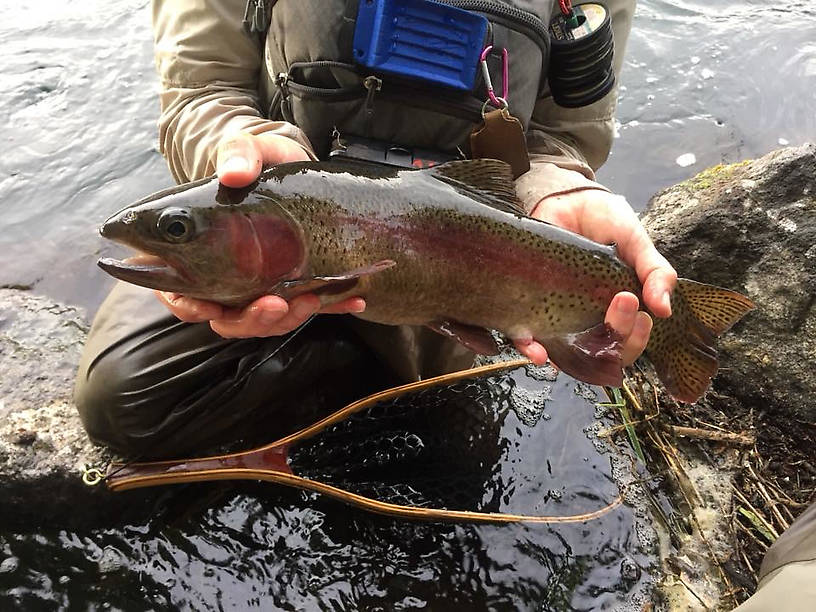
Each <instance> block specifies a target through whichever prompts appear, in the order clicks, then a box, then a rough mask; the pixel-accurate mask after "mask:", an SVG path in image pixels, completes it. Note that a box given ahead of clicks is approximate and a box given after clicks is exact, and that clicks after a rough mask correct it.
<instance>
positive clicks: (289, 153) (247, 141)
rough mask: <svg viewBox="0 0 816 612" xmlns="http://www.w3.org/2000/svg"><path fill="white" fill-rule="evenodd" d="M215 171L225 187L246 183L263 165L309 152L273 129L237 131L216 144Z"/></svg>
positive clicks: (302, 157) (305, 156)
mask: <svg viewBox="0 0 816 612" xmlns="http://www.w3.org/2000/svg"><path fill="white" fill-rule="evenodd" d="M216 160H217V161H216V172H217V174H218V178H219V180H220V181H221V183H222V184H224V185H226V186H227V187H246V186H247V185H249V184H251V183H252V182H253V181H255V179H257V178H258V175H260V173H261V169H262V168H263V167H264V166H270V165H275V164H280V163H284V162H292V161H308V160H309V155H308V154H307V153H306V151H305V150H304V149H303V148H302V147H301V146H300V145H298V144H297V143H296V142H294V141H293V140H292V139H291V138H286V137H284V136H280V135H279V134H274V133H265V134H259V135H255V134H247V133H238V134H235V135H233V136H229V137H227V138H224V139H223V140H222V141H221V142H220V143H219V145H218V152H217V156H216Z"/></svg>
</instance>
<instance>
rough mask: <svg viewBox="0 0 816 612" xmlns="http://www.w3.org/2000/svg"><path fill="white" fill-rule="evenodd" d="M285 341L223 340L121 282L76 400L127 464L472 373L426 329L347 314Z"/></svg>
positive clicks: (268, 433)
mask: <svg viewBox="0 0 816 612" xmlns="http://www.w3.org/2000/svg"><path fill="white" fill-rule="evenodd" d="M287 338H288V336H282V337H271V338H249V339H238V340H235V339H225V338H222V337H220V336H219V335H217V334H216V333H214V332H213V331H212V330H211V329H210V327H209V325H208V324H206V323H182V322H180V321H179V320H178V319H176V318H175V317H174V316H173V315H172V314H170V313H169V312H168V311H167V310H166V309H165V308H164V306H162V305H161V303H159V301H158V300H157V299H156V297H155V296H154V295H153V292H152V291H149V290H147V289H143V288H140V287H135V286H133V285H129V284H126V283H119V284H117V286H116V287H114V289H113V291H112V292H111V294H110V295H109V296H108V298H107V299H106V300H105V302H104V303H103V304H102V306H101V307H100V309H99V312H98V313H97V315H96V318H95V320H94V323H93V326H92V327H91V331H90V333H89V336H88V340H87V342H86V345H85V349H84V353H83V355H82V358H81V360H80V365H79V372H78V375H77V383H76V388H75V393H74V399H75V402H76V405H77V407H78V409H79V414H80V417H81V418H82V422H83V425H84V426H85V429H86V431H87V432H88V435H89V436H90V438H91V439H92V440H94V441H95V442H97V443H101V444H105V445H107V446H108V447H110V448H111V449H113V450H114V451H116V452H118V453H120V454H123V455H125V456H127V457H131V458H138V459H147V458H166V457H179V456H184V455H188V454H191V453H194V454H195V453H200V452H202V451H205V450H208V449H212V448H214V447H216V446H220V445H224V444H231V443H233V442H235V441H236V440H238V439H251V440H252V441H253V443H263V442H266V441H273V440H275V439H277V438H279V437H281V436H283V435H286V434H288V433H290V432H292V431H295V430H297V429H298V428H300V427H304V426H306V425H309V424H311V423H312V422H314V421H316V420H318V419H319V418H322V417H323V416H325V415H326V414H329V413H331V412H333V411H335V410H338V409H340V408H342V407H343V406H344V405H346V404H348V403H350V402H352V401H354V400H355V399H359V398H360V397H364V396H365V395H368V394H370V393H372V392H374V391H377V390H380V389H383V388H385V387H388V386H392V385H394V384H400V383H403V382H410V381H412V380H418V379H420V378H427V377H429V376H435V375H438V374H442V373H445V372H450V371H454V370H458V369H463V368H467V367H470V365H471V364H472V362H473V354H472V353H470V352H469V351H467V350H464V349H463V348H462V347H461V346H460V345H458V344H456V343H454V342H452V341H450V340H448V339H445V338H443V337H441V336H438V335H437V334H435V333H434V332H432V331H431V330H428V329H425V328H412V327H407V326H401V327H391V326H383V325H376V324H372V323H367V322H365V321H361V320H359V319H356V318H354V317H351V316H348V315H323V316H318V317H315V318H314V319H313V320H312V321H311V322H310V323H309V324H308V325H307V326H306V327H305V328H304V329H303V330H302V331H301V332H300V333H298V334H297V335H296V336H295V337H293V338H291V341H289V342H286V343H285V345H284V346H283V347H282V348H281V344H282V343H284V342H285V341H286V339H287Z"/></svg>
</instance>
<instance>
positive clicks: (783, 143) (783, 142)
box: [776, 138, 790, 147]
mask: <svg viewBox="0 0 816 612" xmlns="http://www.w3.org/2000/svg"><path fill="white" fill-rule="evenodd" d="M776 142H777V143H779V144H780V145H781V146H783V147H787V146H788V145H789V144H790V141H789V140H788V139H787V138H780V139H779V140H777V141H776Z"/></svg>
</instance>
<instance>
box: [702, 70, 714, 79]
mask: <svg viewBox="0 0 816 612" xmlns="http://www.w3.org/2000/svg"><path fill="white" fill-rule="evenodd" d="M700 76H701V77H703V78H704V79H706V80H707V79H713V78H714V71H713V70H711V69H710V68H703V69H702V70H701V71H700Z"/></svg>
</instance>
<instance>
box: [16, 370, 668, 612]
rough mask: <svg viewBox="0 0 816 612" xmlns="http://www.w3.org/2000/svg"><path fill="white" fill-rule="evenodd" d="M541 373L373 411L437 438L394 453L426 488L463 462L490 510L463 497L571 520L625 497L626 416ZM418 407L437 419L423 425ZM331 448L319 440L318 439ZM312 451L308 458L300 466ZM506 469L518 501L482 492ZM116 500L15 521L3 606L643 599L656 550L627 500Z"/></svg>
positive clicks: (588, 503)
mask: <svg viewBox="0 0 816 612" xmlns="http://www.w3.org/2000/svg"><path fill="white" fill-rule="evenodd" d="M542 371H543V369H542V368H525V367H522V368H518V369H516V370H514V371H512V372H510V373H504V374H500V375H496V376H493V377H491V378H490V379H489V380H487V381H484V382H480V384H479V385H473V384H470V385H469V386H468V387H467V388H465V387H463V386H461V385H460V386H457V387H454V388H452V389H451V390H446V391H444V392H443V393H441V394H440V393H436V392H434V393H432V394H430V395H429V394H423V395H422V396H421V397H419V398H416V399H415V400H413V401H416V402H418V403H417V404H413V406H414V408H416V410H415V411H407V412H406V414H407V413H408V412H412V413H415V414H416V415H417V418H416V419H414V418H413V417H412V419H409V420H407V421H406V420H404V419H396V420H395V419H394V418H393V415H396V414H398V413H400V411H398V410H394V409H392V408H393V406H391V405H390V404H389V405H388V406H387V407H388V408H389V409H388V411H387V414H388V415H391V417H392V418H390V419H385V418H383V417H382V413H381V412H379V411H375V412H373V415H379V416H378V417H377V418H376V419H375V420H376V421H377V422H379V423H382V424H383V427H382V428H380V429H382V430H386V429H390V432H391V433H392V434H393V433H394V432H397V431H399V430H400V429H401V428H403V427H404V426H406V425H407V426H408V427H409V428H410V431H412V432H415V433H416V434H418V435H419V436H420V437H421V440H422V442H421V444H424V445H425V446H426V448H430V450H431V451H432V452H430V453H429V454H428V458H427V459H423V458H422V456H420V457H418V458H416V459H415V460H409V461H407V462H403V463H401V462H400V461H398V460H393V461H392V460H389V461H387V462H386V463H387V466H386V468H387V471H386V473H387V474H388V476H387V478H392V477H393V476H394V475H395V472H396V471H397V470H401V472H402V473H403V474H405V475H406V479H405V481H406V482H409V483H411V484H412V486H416V487H417V489H422V486H423V485H424V484H426V483H427V482H428V480H429V479H430V480H436V481H437V482H439V483H441V484H442V485H443V488H444V489H445V493H448V492H450V489H449V488H448V487H447V485H448V484H449V478H448V477H449V476H451V475H453V476H455V475H456V474H457V466H459V465H460V464H462V465H464V466H465V469H466V471H467V472H468V473H470V474H471V475H472V476H473V478H470V479H468V482H471V483H472V481H473V479H474V478H475V479H476V480H479V481H480V482H481V481H482V480H484V482H485V486H484V487H481V486H480V487H478V490H476V489H471V490H467V491H464V492H465V495H464V498H467V497H468V496H469V494H470V493H472V492H475V494H476V495H475V498H473V499H475V500H476V501H475V506H473V507H471V506H457V505H456V504H458V503H460V500H461V499H462V496H454V497H458V499H456V500H454V501H452V503H450V504H448V507H451V508H453V509H467V510H477V511H488V512H519V513H524V514H535V515H545V516H552V515H556V516H564V515H573V514H580V513H585V512H593V511H597V510H600V509H602V508H604V507H606V506H607V505H608V504H610V503H613V502H614V501H615V499H616V498H617V496H618V494H619V487H618V485H617V484H616V476H617V474H619V473H621V471H622V465H623V464H624V463H625V462H628V461H631V455H630V454H629V453H628V452H627V451H626V450H625V449H624V450H623V452H622V453H619V452H610V450H611V449H610V448H609V447H607V446H606V444H605V443H603V442H601V441H600V440H599V438H598V436H597V433H598V431H599V429H600V428H601V427H608V426H609V425H610V424H611V423H612V420H611V419H610V418H609V417H608V416H606V414H605V411H604V409H603V408H599V407H598V406H596V403H597V402H598V401H599V400H600V398H599V397H598V396H597V395H596V392H595V391H593V390H592V389H591V388H590V387H587V386H585V385H583V384H576V383H575V382H574V381H572V380H570V379H569V378H568V377H565V376H562V377H560V378H558V379H556V377H555V375H554V372H552V371H551V370H549V371H548V372H544V375H543V376H542ZM474 393H475V394H476V395H478V396H479V401H478V402H473V401H470V400H472V399H473V394H474ZM465 396H466V397H467V399H468V401H461V398H462V397H465ZM432 404H435V406H434V409H431V408H430V406H431V405H432ZM403 405H404V402H403ZM474 407H475V411H474ZM482 408H484V409H485V414H482V413H481V409H482ZM361 414H362V415H363V416H366V414H365V413H361ZM417 419H418V420H420V421H422V424H420V425H416V424H414V425H412V421H416V420H417ZM366 421H367V417H366V419H361V421H359V422H364V423H365V422H366ZM386 421H387V425H386ZM359 422H358V425H359ZM345 423H346V422H341V423H340V424H339V425H341V426H344V425H345ZM368 424H370V422H369V423H367V424H366V426H368ZM415 425H416V426H415ZM354 429H355V427H351V428H346V427H339V433H338V432H337V431H333V432H330V433H331V434H332V435H330V436H329V440H328V444H329V445H331V444H334V446H335V448H336V449H337V450H338V451H339V452H340V453H347V452H349V449H350V450H351V454H352V455H354V454H355V453H354V452H353V451H354V449H355V448H356V446H357V445H360V444H370V438H368V436H367V435H363V436H357V437H355V434H354ZM564 431H571V432H573V435H572V436H570V437H569V438H567V437H565V436H564V435H563V432H564ZM315 440H317V441H318V442H317V444H318V446H320V445H325V444H326V441H325V440H322V441H321V439H320V437H318V438H316V439H315ZM314 443H315V442H314V440H307V441H306V442H304V443H303V444H304V445H305V446H306V450H307V451H308V449H309V447H310V446H311V445H312V444H314ZM484 449H487V452H482V451H483V450H484ZM372 456H373V454H372ZM440 457H442V458H443V459H444V460H443V461H439V458H440ZM457 457H459V458H460V459H461V458H464V459H466V460H465V461H460V460H459V459H457ZM308 459H309V457H308V452H305V453H300V454H297V453H294V455H293V464H292V465H296V464H300V465H301V466H304V465H305V466H308V465H309V464H310V463H311V462H310V461H309V460H308ZM471 459H478V464H477V465H476V468H477V469H476V472H475V473H473V472H472V469H471V468H472V467H473V465H474V463H473V461H471ZM429 461H430V463H429ZM414 463H417V464H419V465H420V466H421V467H422V473H420V474H417V473H416V472H417V470H416V469H413V470H412V469H410V468H411V466H412V464H414ZM352 464H353V461H346V462H344V463H343V466H344V467H347V466H349V465H352ZM312 467H313V468H314V467H317V468H318V469H312V471H311V472H309V475H311V476H314V477H316V476H318V475H319V474H318V472H320V471H321V469H320V468H319V466H316V464H312ZM330 467H333V466H330ZM414 467H415V466H414ZM432 468H435V469H432ZM332 471H333V470H332ZM344 472H345V473H344V474H343V475H342V478H344V479H348V481H349V482H351V483H353V482H360V480H355V478H360V477H362V478H365V479H367V480H370V479H371V478H372V470H370V469H368V468H366V467H365V466H363V469H358V470H357V471H356V472H355V470H353V469H352V470H350V471H349V470H344ZM296 473H298V470H297V468H296ZM301 473H303V471H301ZM304 475H306V474H304ZM417 477H419V478H417ZM332 478H335V482H336V475H335V476H332ZM499 482H500V483H501V485H502V486H501V487H499V489H500V490H501V491H502V492H503V494H502V496H501V498H495V499H493V498H490V497H486V498H485V499H484V500H482V499H481V497H480V496H481V495H482V494H483V493H484V492H485V491H490V490H491V487H492V485H491V483H499ZM348 488H349V490H355V489H354V487H348ZM425 490H426V491H428V490H431V489H425ZM117 495H129V496H131V499H133V506H132V508H131V509H129V510H128V511H127V515H126V516H121V517H110V518H109V521H107V522H109V523H110V525H100V526H99V527H97V528H91V529H89V528H84V529H75V530H69V529H67V528H65V527H60V526H56V527H51V528H45V529H39V530H37V532H36V533H31V532H28V531H25V530H22V531H21V530H14V531H13V532H11V533H5V534H0V558H3V559H5V560H4V561H3V562H2V565H0V608H2V609H7V608H14V609H25V610H30V609H33V608H39V609H57V608H61V607H67V606H69V605H73V606H76V607H78V608H84V607H105V606H110V607H112V608H114V609H125V610H127V609H143V608H147V607H151V606H152V607H153V608H155V609H167V608H172V609H214V608H221V609H247V608H255V607H257V608H261V609H273V608H274V609H291V610H302V609H310V610H311V609H334V610H356V609H371V610H394V609H395V610H400V609H426V607H427V608H429V609H435V610H457V609H462V610H474V609H491V610H537V609H546V610H571V609H574V610H590V609H631V610H640V609H641V605H642V604H643V603H644V602H645V601H647V600H648V598H649V595H650V592H651V588H652V587H653V581H654V579H653V573H654V567H655V565H656V563H657V561H656V557H655V540H654V536H653V534H652V531H651V529H650V528H649V526H648V524H646V523H644V515H643V513H642V512H640V511H635V510H633V509H632V508H630V507H629V506H627V505H621V506H617V507H614V508H613V509H611V510H610V511H608V512H606V513H604V514H602V515H601V516H600V517H598V518H595V519H592V520H587V521H585V522H577V523H570V524H533V523H511V524H506V525H474V524H446V523H423V522H416V521H406V520H404V519H403V520H400V519H393V518H389V517H381V516H377V515H374V514H370V513H367V512H363V511H361V510H356V509H352V508H349V507H347V506H344V505H340V504H339V503H337V502H333V501H331V500H328V499H327V498H325V497H321V496H318V495H315V494H311V493H300V492H294V491H290V490H286V489H284V488H283V487H281V486H277V485H273V484H263V483H260V484H239V485H229V484H223V483H211V484H206V485H177V486H175V487H172V488H168V489H166V490H164V491H162V490H161V489H148V490H144V489H143V490H136V491H129V492H124V493H120V494H117ZM381 499H382V498H381ZM449 499H452V497H449ZM385 501H389V500H388V499H385ZM436 507H438V506H436ZM78 511H81V510H80V509H78Z"/></svg>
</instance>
